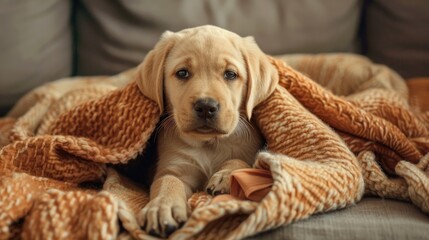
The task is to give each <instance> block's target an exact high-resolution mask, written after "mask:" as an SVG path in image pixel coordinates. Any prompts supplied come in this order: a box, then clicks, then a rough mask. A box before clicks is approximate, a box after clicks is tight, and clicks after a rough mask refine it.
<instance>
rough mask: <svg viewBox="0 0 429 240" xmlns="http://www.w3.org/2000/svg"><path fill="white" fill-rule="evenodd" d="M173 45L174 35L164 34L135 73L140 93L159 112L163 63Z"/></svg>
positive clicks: (162, 105) (161, 107)
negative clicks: (151, 101) (154, 105)
mask: <svg viewBox="0 0 429 240" xmlns="http://www.w3.org/2000/svg"><path fill="white" fill-rule="evenodd" d="M174 43H175V38H174V33H173V32H170V31H166V32H164V33H163V34H162V36H161V39H160V41H159V42H158V43H157V44H156V45H155V47H154V48H153V49H152V50H151V51H150V52H149V53H148V54H147V55H146V57H145V59H144V60H143V62H142V63H141V64H140V65H139V67H138V71H137V77H136V82H137V85H138V86H139V88H140V91H141V92H142V93H143V94H144V95H145V96H146V97H148V98H150V99H152V100H153V101H155V102H156V103H157V104H158V106H159V108H160V110H161V112H163V111H164V93H163V84H164V67H165V64H164V63H165V59H166V58H167V55H168V53H169V52H170V50H171V48H172V47H173V45H174Z"/></svg>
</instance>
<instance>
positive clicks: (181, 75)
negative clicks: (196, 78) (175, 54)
mask: <svg viewBox="0 0 429 240" xmlns="http://www.w3.org/2000/svg"><path fill="white" fill-rule="evenodd" d="M189 76H190V74H189V71H188V70H186V69H180V70H179V71H177V72H176V77H177V78H179V79H188V78H189Z"/></svg>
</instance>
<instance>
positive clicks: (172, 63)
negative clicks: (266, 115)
mask: <svg viewBox="0 0 429 240" xmlns="http://www.w3.org/2000/svg"><path fill="white" fill-rule="evenodd" d="M137 83H138V86H139V88H140V90H141V91H142V92H143V94H145V95H146V96H147V97H149V98H151V99H152V100H154V101H155V102H156V103H157V104H158V105H159V108H160V109H161V110H162V111H163V112H165V113H166V117H165V119H163V121H162V123H161V124H160V127H159V133H158V136H157V151H158V157H159V159H158V165H157V170H156V173H155V177H154V181H153V183H152V185H151V188H150V202H149V203H148V204H147V205H146V206H145V207H144V208H143V209H142V210H141V212H140V213H139V221H140V224H141V225H142V226H144V228H145V230H146V231H148V232H149V233H150V234H153V235H159V236H162V237H166V236H168V235H169V234H171V233H172V232H173V231H174V230H176V229H177V228H178V227H180V225H181V224H182V223H184V222H185V221H186V219H187V217H188V209H187V199H188V198H189V197H190V196H191V194H192V193H194V192H196V191H198V190H201V189H203V188H204V189H205V190H206V191H207V192H208V193H209V194H213V195H217V194H221V193H228V192H229V184H230V174H231V172H232V171H233V170H236V169H240V168H246V167H250V166H251V165H252V164H253V161H254V158H255V155H256V153H257V152H258V150H259V149H261V147H262V144H263V143H262V140H263V139H262V137H261V135H260V133H259V131H258V130H257V127H256V126H254V124H253V123H252V122H251V116H252V110H253V108H254V107H255V106H256V105H257V104H259V103H260V102H262V101H263V100H264V99H266V98H267V97H268V96H269V95H270V94H271V93H272V92H273V91H274V89H275V86H276V85H277V83H278V73H277V70H276V69H275V68H274V67H273V66H272V65H271V64H270V62H269V60H268V58H267V57H266V55H265V54H264V53H263V52H262V51H261V50H260V49H259V48H258V46H257V45H256V43H255V42H254V40H253V38H251V37H247V38H242V37H240V36H238V35H237V34H234V33H232V32H229V31H226V30H224V29H221V28H218V27H214V26H201V27H196V28H190V29H185V30H182V31H180V32H177V33H172V32H169V31H167V32H165V33H164V34H163V35H162V37H161V40H160V41H159V42H158V43H157V44H156V46H155V48H154V49H153V50H152V51H151V52H149V54H148V55H147V57H146V58H145V60H144V61H143V63H142V64H141V65H140V66H139V76H138V77H137Z"/></svg>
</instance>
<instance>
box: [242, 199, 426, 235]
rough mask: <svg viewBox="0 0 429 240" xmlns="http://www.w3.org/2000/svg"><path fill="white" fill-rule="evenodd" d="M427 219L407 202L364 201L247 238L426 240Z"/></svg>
mask: <svg viewBox="0 0 429 240" xmlns="http://www.w3.org/2000/svg"><path fill="white" fill-rule="evenodd" d="M428 226H429V217H428V216H427V215H425V214H423V213H422V212H421V211H420V210H419V209H418V208H416V207H415V206H414V205H412V204H410V203H405V202H399V201H393V200H384V199H379V198H364V199H363V200H362V201H361V202H359V203H358V204H357V205H356V206H353V207H350V208H347V209H343V210H338V211H334V212H330V213H326V214H319V215H315V216H312V217H310V218H309V219H306V220H303V221H300V222H296V223H293V224H291V225H288V226H284V227H280V228H279V229H276V230H273V231H268V232H265V233H261V234H259V235H257V236H254V237H250V238H249V240H250V239H251V240H256V239H270V240H277V239H279V240H280V239H288V240H294V239H297V240H298V239H299V240H301V239H306V240H318V239H320V240H322V239H323V240H325V239H331V240H334V239H347V240H367V239H371V240H378V239H380V240H382V239H389V240H404V239H410V240H411V239H413V240H418V239H422V240H423V239H428V236H429V227H428Z"/></svg>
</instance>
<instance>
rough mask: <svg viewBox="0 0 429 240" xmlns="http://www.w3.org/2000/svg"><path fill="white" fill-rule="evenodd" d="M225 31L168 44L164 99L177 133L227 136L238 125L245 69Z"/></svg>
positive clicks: (237, 51)
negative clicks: (170, 47)
mask: <svg viewBox="0 0 429 240" xmlns="http://www.w3.org/2000/svg"><path fill="white" fill-rule="evenodd" d="M228 37H229V36H224V35H217V36H216V35H213V34H207V33H200V34H193V35H190V36H187V37H184V38H182V39H180V40H178V41H177V42H176V44H175V46H174V47H173V48H172V49H171V50H170V53H169V55H168V57H167V59H166V62H165V70H164V92H165V100H166V102H167V110H168V111H171V113H172V114H173V116H174V120H175V122H176V125H177V128H178V130H179V132H180V133H181V134H184V135H191V136H192V137H193V138H198V139H201V140H207V139H210V138H213V137H222V136H228V135H229V134H230V133H232V132H233V131H234V129H235V128H236V126H237V123H238V121H239V116H240V110H241V106H242V103H243V99H245V97H246V90H247V87H246V85H247V72H246V66H245V62H244V58H243V56H242V54H241V51H240V49H239V47H238V46H237V45H236V44H234V43H235V42H234V40H233V39H230V38H228ZM242 112H244V111H242Z"/></svg>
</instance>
